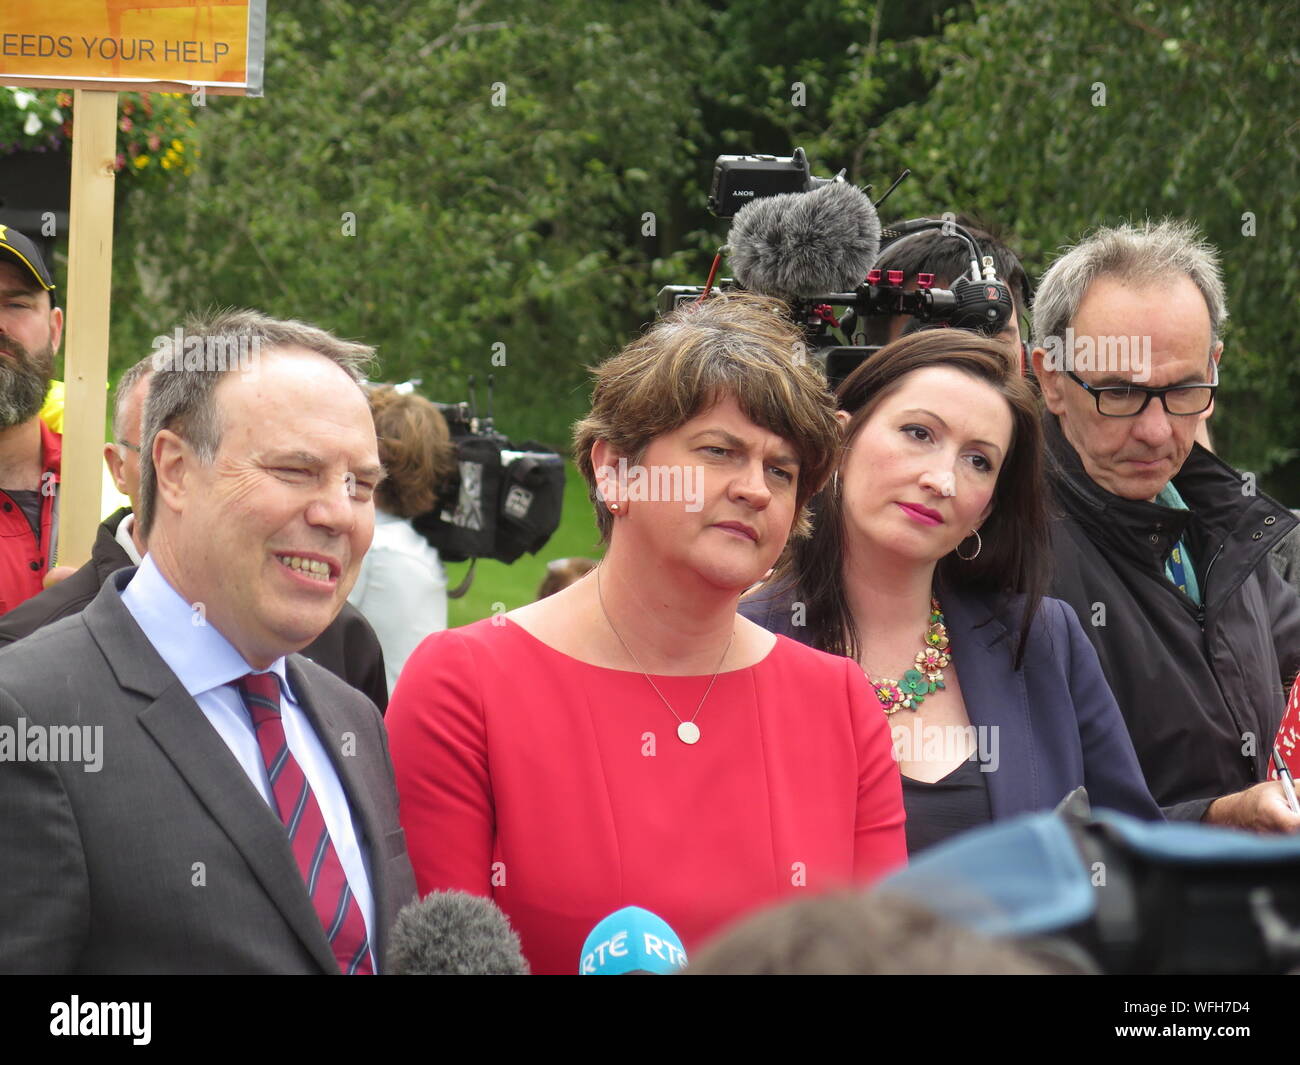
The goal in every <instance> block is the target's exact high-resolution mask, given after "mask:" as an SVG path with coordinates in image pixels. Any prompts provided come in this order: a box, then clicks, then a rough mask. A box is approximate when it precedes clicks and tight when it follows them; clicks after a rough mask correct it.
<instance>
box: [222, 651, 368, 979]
mask: <svg viewBox="0 0 1300 1065" xmlns="http://www.w3.org/2000/svg"><path fill="white" fill-rule="evenodd" d="M236 687H238V688H239V692H240V694H241V695H242V696H243V697H244V704H245V705H246V706H247V707H248V712H249V714H250V716H251V717H252V719H253V731H254V732H255V733H256V735H257V745H258V747H259V748H260V749H261V752H262V761H263V762H264V763H265V764H266V775H267V779H268V780H270V782H271V795H272V797H273V798H274V800H275V810H276V813H278V814H279V815H280V820H281V821H283V822H284V827H285V830H286V831H287V832H288V833H289V846H290V847H291V848H292V849H293V856H294V859H295V860H296V861H297V862H298V869H299V871H300V872H301V873H302V878H303V881H304V883H305V884H306V886H307V894H308V895H309V896H311V901H312V905H313V906H315V907H316V913H317V914H318V915H319V917H320V922H321V926H322V927H323V928H324V929H325V936H326V938H327V939H328V940H329V942H330V948H331V949H332V950H333V951H334V957H335V958H337V959H338V963H339V971H340V972H342V973H345V974H346V975H348V976H352V975H369V974H371V973H373V972H374V968H373V966H372V964H371V961H370V940H369V938H368V937H367V935H366V922H365V919H364V918H363V917H362V916H361V907H360V906H358V905H357V900H356V898H355V897H354V896H353V894H352V889H351V888H350V887H349V886H348V880H347V876H346V875H345V874H344V872H343V863H342V862H340V861H339V856H338V852H336V851H335V850H334V842H333V841H332V840H331V839H330V834H329V830H328V829H327V828H326V827H325V818H324V817H323V816H322V815H321V811H320V804H319V803H318V802H317V801H316V796H315V795H313V794H312V790H311V787H310V785H308V783H307V777H306V776H305V775H304V774H303V771H302V766H300V765H299V764H298V760H297V759H296V758H294V756H293V753H292V752H291V751H290V750H289V743H288V740H286V739H285V735H284V722H283V721H282V720H281V717H280V681H279V679H278V678H277V677H276V675H275V674H274V673H249V674H247V675H246V676H244V677H242V678H240V679H239V680H238V681H236Z"/></svg>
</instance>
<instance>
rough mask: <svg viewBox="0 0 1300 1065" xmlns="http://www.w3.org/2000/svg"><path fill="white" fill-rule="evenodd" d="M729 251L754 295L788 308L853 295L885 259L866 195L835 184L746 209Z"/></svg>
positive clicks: (876, 218) (737, 222)
mask: <svg viewBox="0 0 1300 1065" xmlns="http://www.w3.org/2000/svg"><path fill="white" fill-rule="evenodd" d="M727 244H728V247H729V252H730V256H729V257H730V260H731V268H732V272H733V273H734V274H735V277H736V280H737V281H739V282H740V283H741V284H742V285H744V286H745V288H747V289H749V290H750V291H751V292H758V293H760V294H762V295H765V296H776V297H777V298H779V299H783V300H785V301H786V302H793V301H796V300H801V299H806V298H808V297H811V296H825V295H830V294H833V293H842V292H853V291H854V290H855V289H857V287H858V286H859V285H860V284H862V281H863V279H864V278H865V277H866V275H867V271H868V270H869V269H870V268H871V264H872V263H873V262H875V260H876V256H877V255H878V254H879V253H880V218H879V216H878V215H877V214H876V209H875V207H874V206H872V203H871V200H870V199H869V198H868V197H867V194H866V193H865V192H863V191H862V190H861V189H859V188H856V187H854V186H853V185H850V184H848V182H845V181H832V182H829V183H828V184H825V185H822V186H821V187H820V188H817V189H814V190H813V191H812V192H785V193H781V194H779V195H776V196H765V197H763V198H762V199H759V200H754V201H753V202H752V203H748V204H746V205H745V206H744V207H742V208H741V209H740V210H739V211H737V212H736V217H735V218H734V219H733V220H732V222H731V231H730V233H729V234H728V237H727Z"/></svg>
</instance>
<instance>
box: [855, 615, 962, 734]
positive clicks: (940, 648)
mask: <svg viewBox="0 0 1300 1065" xmlns="http://www.w3.org/2000/svg"><path fill="white" fill-rule="evenodd" d="M951 661H952V657H951V656H950V655H949V654H948V628H947V626H946V625H944V622H943V611H942V610H940V609H939V600H937V599H935V598H933V597H932V598H931V599H930V626H929V628H927V629H926V630H925V646H924V647H923V648H922V649H921V650H919V651H917V652H916V665H915V666H914V667H913V668H911V669H909V670H908V671H907V672H906V673H904V674H903V677H902V679H901V680H882V681H879V682H873V684H872V686H871V687H872V690H873V691H874V692H875V693H876V698H877V699H879V700H880V705H881V708H882V709H883V710H884V711H885V713H886V714H896V713H898V708H899V707H900V706H902V707H906V708H907V709H908V710H913V711H914V710H916V708H917V707H918V706H920V705H921V704H922V703H923V702H925V697H926V696H927V695H933V694H934V693H935V692H937V691H942V690H943V670H944V667H945V666H947V665H948V664H949V663H950V662H951ZM867 679H868V680H870V675H869V674H868V678H867Z"/></svg>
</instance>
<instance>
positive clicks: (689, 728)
mask: <svg viewBox="0 0 1300 1065" xmlns="http://www.w3.org/2000/svg"><path fill="white" fill-rule="evenodd" d="M601 569H602V567H601V566H597V567H596V595H597V596H598V597H599V599H600V612H601V613H602V614H604V615H605V621H606V623H607V624H608V625H609V628H610V631H611V632H612V633H613V634H614V635H615V636H617V637H618V642H619V643H621V644H622V645H623V650H624V651H626V652H627V653H628V655H629V656H631V658H632V661H633V662H635V663H636V668H637V669H639V670H641V676H643V677H645V679H646V680H647V681H648V682H649V684H650V687H652V688H653V689H654V691H655V694H656V695H657V696H659V701H660V702H662V703H663V704H664V706H666V707H668V712H669V713H670V714H672V715H673V717H675V718H677V738H678V739H679V740H681V741H682V742H683V743H686V744H691V743H699V742H700V727H699V726H698V725H697V724H696V723H695V719H696V718H697V717H699V716H700V707H702V706H703V705H704V700H705V699H707V698H708V697H709V692H711V691H713V685H714V683H715V682H716V681H717V679H718V674H719V673H721V672H722V663H723V662H725V661H726V660H727V652H728V651H730V650H731V644H732V641H733V640H735V638H736V626H735V625H734V624H733V625H732V626H731V638H730V639H729V640H727V646H726V648H725V649H724V650H723V652H722V657H721V658H719V659H718V668H717V669H715V670H714V671H713V678H712V679H711V680H710V681H709V686H708V687H707V688H706V689H705V690H704V695H703V696H702V697H701V699H700V702H699V705H698V706H696V708H695V713H694V714H692V715H691V719H690V720H689V721H683V720H682V719H681V716H680V715H679V714H678V713H677V711H676V710H674V709H673V704H672V703H670V702H669V701H668V700H667V699H665V698H664V693H663V692H661V691H660V690H659V685H657V684H656V683H655V682H654V681H653V680H652V679H651V677H650V674H649V673H647V672H646V671H645V667H644V666H642V665H641V660H640V659H639V658H637V656H636V653H635V652H634V651H633V650H632V648H630V647H629V646H628V645H627V641H626V640H625V639H623V636H622V634H621V633H620V632H619V631H618V629H617V628H616V627H615V626H614V620H613V618H611V617H610V616H609V611H608V610H606V609H605V591H604V589H603V588H602V587H601V585H600V571H601Z"/></svg>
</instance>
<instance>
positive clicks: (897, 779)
mask: <svg viewBox="0 0 1300 1065" xmlns="http://www.w3.org/2000/svg"><path fill="white" fill-rule="evenodd" d="M845 673H846V683H847V686H848V700H849V712H850V714H851V715H852V720H853V737H854V741H855V742H856V744H857V750H858V817H857V825H856V828H855V835H854V841H853V874H854V878H855V879H857V880H859V881H861V882H870V881H874V880H878V879H879V878H880V877H882V876H884V875H885V874H886V873H889V872H892V871H893V870H894V869H897V868H898V867H899V866H902V865H906V864H907V835H906V833H905V832H904V831H903V823H904V821H905V820H906V816H907V815H906V814H905V813H904V811H903V778H902V776H901V775H900V774H899V771H898V761H897V760H896V759H895V758H894V744H893V737H892V735H891V733H890V731H889V719H888V718H887V717H885V715H884V713H883V712H882V711H881V709H880V702H879V700H878V699H876V697H875V695H874V694H873V693H872V691H871V685H870V684H868V683H867V678H866V677H865V676H863V674H862V670H860V669H859V668H858V666H857V663H855V662H851V661H850V662H846V663H845Z"/></svg>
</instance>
